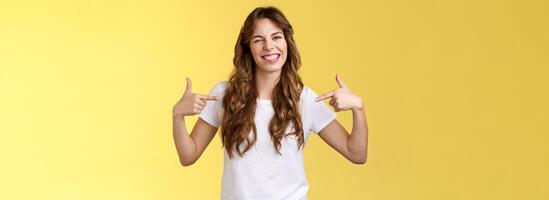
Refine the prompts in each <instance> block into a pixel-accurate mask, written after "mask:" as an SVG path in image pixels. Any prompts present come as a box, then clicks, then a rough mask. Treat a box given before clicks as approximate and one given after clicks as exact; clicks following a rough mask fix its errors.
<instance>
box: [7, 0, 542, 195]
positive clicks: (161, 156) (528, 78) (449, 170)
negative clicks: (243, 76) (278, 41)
mask: <svg viewBox="0 0 549 200" xmlns="http://www.w3.org/2000/svg"><path fill="white" fill-rule="evenodd" d="M263 5H274V6H277V7H279V8H280V9H281V10H282V11H283V12H284V13H285V14H286V15H287V17H288V18H289V20H290V22H291V23H292V24H293V26H294V27H295V32H296V34H295V37H296V41H297V45H298V48H299V50H300V51H301V53H302V58H303V68H302V70H301V75H302V77H303V79H304V81H305V84H306V85H308V86H309V87H311V88H313V89H314V90H315V91H316V92H317V93H323V92H326V91H328V90H330V89H333V88H335V87H336V86H337V84H336V82H335V79H334V75H335V73H341V75H342V77H343V80H344V81H345V82H346V83H347V85H348V86H349V87H350V88H351V89H352V90H353V91H354V92H355V93H356V94H358V95H360V96H361V97H362V98H363V99H364V101H365V103H366V108H367V118H368V124H369V130H370V143H369V145H370V146H369V159H368V163H367V164H366V165H353V164H351V163H350V162H349V161H347V160H345V159H344V158H343V157H342V156H340V155H339V154H338V153H336V152H335V151H334V150H333V149H331V148H330V147H329V146H328V145H326V144H325V143H324V142H323V141H322V140H321V139H320V138H319V137H318V136H313V137H311V138H310V140H309V142H308V144H307V148H306V151H305V159H306V160H305V167H306V170H307V175H308V178H309V182H310V191H309V198H310V199H376V200H381V199H383V200H385V199H407V200H408V199H414V200H415V199H417V200H423V199H540V200H541V199H549V170H548V169H549V162H548V161H549V160H548V157H549V148H548V147H546V146H545V145H546V143H548V142H549V140H548V139H549V137H548V136H547V135H548V134H549V116H548V115H549V114H548V113H549V104H548V102H549V95H548V92H549V89H548V86H549V81H548V78H549V76H548V75H549V73H548V72H549V70H548V67H549V59H548V55H549V50H548V46H549V30H548V27H549V26H548V23H549V15H548V13H549V12H547V11H548V10H549V6H548V3H547V1H542V0H539V1H531V0H529V1H470V0H469V1H453V2H450V1H425V0H418V1H403V0H395V1H324V2H319V1H299V2H297V1H276V2H257V1H238V2H237V1H234V2H231V1H218V2H205V3H198V1H169V0H155V1H135V0H134V1H128V0H117V1H110V0H108V1H107V0H103V1H96V0H87V1H62V0H52V1H2V2H1V3H0V67H1V70H0V95H1V96H0V134H1V135H0V160H1V164H0V199H218V198H219V193H220V189H221V188H220V187H221V175H222V167H223V163H222V162H223V160H222V149H221V144H220V139H219V137H218V136H217V137H216V138H215V139H214V140H213V142H212V143H211V144H210V146H209V147H208V149H207V150H206V152H205V153H204V154H203V155H202V157H201V158H200V160H199V161H198V162H197V163H196V164H195V165H193V166H190V167H182V166H180V165H179V162H178V159H177V154H176V151H175V147H174V144H173V138H172V132H171V131H172V130H171V125H172V121H171V108H172V106H173V104H175V102H176V101H177V100H178V99H179V97H180V96H181V95H182V93H183V91H184V87H185V77H187V76H188V77H191V78H192V80H193V86H194V91H195V92H198V93H207V92H208V91H209V90H210V88H211V87H212V86H213V85H214V84H215V83H216V82H218V81H220V80H225V79H226V78H227V77H228V75H229V73H230V71H231V69H232V57H233V48H234V43H235V41H236V36H237V33H238V31H239V29H240V26H241V25H242V23H243V21H244V19H245V17H246V16H247V14H248V13H249V12H250V11H251V10H252V9H253V8H255V7H256V6H263ZM195 120H196V117H192V118H191V119H190V120H188V129H189V130H190V128H191V127H192V125H194V122H195ZM338 120H340V121H341V122H342V123H343V124H344V125H345V126H346V127H348V128H350V127H351V124H352V123H351V122H352V121H351V115H350V113H348V112H347V113H339V115H338Z"/></svg>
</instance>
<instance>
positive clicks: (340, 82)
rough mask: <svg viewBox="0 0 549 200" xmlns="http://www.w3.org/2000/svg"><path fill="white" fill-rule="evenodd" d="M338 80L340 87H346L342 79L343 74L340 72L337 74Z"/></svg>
mask: <svg viewBox="0 0 549 200" xmlns="http://www.w3.org/2000/svg"><path fill="white" fill-rule="evenodd" d="M336 81H337V84H338V85H339V88H344V87H346V86H345V83H343V80H342V79H341V76H339V74H336Z"/></svg>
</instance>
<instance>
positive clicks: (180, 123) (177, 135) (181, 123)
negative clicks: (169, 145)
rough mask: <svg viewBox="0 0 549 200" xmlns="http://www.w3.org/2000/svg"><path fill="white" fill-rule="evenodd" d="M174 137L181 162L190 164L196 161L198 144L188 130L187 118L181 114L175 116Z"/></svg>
mask: <svg viewBox="0 0 549 200" xmlns="http://www.w3.org/2000/svg"><path fill="white" fill-rule="evenodd" d="M173 139H174V142H175V147H176V149H177V154H178V156H179V161H180V162H181V164H182V165H190V164H192V163H194V161H195V152H196V144H195V142H194V140H193V138H192V137H191V136H190V135H189V133H188V132H187V127H186V125H185V118H184V117H183V116H181V115H178V116H176V117H174V118H173Z"/></svg>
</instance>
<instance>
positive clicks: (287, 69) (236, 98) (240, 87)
mask: <svg viewBox="0 0 549 200" xmlns="http://www.w3.org/2000/svg"><path fill="white" fill-rule="evenodd" d="M264 18H267V19H270V20H271V21H272V22H273V23H275V24H276V25H278V27H279V28H281V29H282V30H283V33H284V37H285V39H286V43H287V46H288V50H287V51H288V53H287V54H288V56H287V59H286V61H285V62H284V65H283V66H282V70H281V74H280V77H279V80H278V83H277V84H276V86H275V88H274V90H273V100H272V102H273V109H274V111H275V114H274V116H273V118H272V119H271V121H270V123H269V132H270V134H271V140H272V141H273V148H274V149H275V150H276V152H277V153H278V154H279V155H281V153H280V148H281V140H282V139H283V138H284V137H286V136H287V135H295V136H296V137H297V142H298V149H299V148H302V147H303V146H304V141H305V139H304V136H303V123H302V121H301V113H300V111H299V100H300V94H301V91H302V90H303V82H302V80H301V77H300V76H299V74H298V69H299V68H300V67H301V57H300V55H299V52H298V51H297V47H296V44H295V41H294V38H293V34H294V32H293V28H292V25H291V24H290V23H289V22H288V20H287V19H286V17H285V16H284V14H282V12H281V11H280V10H278V9H277V8H275V7H258V8H256V9H254V10H253V11H252V12H251V13H250V14H249V15H248V17H247V18H246V21H244V25H243V26H242V28H241V30H240V34H239V35H238V40H237V41H236V45H235V49H234V58H233V64H234V67H235V68H234V70H233V72H232V73H231V76H230V78H229V81H228V84H227V89H226V91H225V96H224V97H223V103H222V105H223V109H224V112H225V113H224V115H223V119H222V122H221V138H222V142H223V146H224V148H225V149H226V150H227V153H228V155H229V158H232V157H233V156H234V155H233V150H235V151H236V153H238V155H240V156H243V155H244V154H245V153H246V152H247V151H248V150H250V148H251V147H252V146H253V145H254V144H255V142H256V140H257V129H256V126H255V122H254V119H255V109H256V98H257V97H258V91H257V87H256V77H255V70H256V67H257V66H256V63H255V61H254V59H253V55H252V51H251V49H250V40H251V37H252V35H253V31H254V25H255V22H256V20H258V19H264ZM287 132H288V133H287ZM250 134H252V136H253V137H250ZM241 145H242V146H241ZM242 147H243V148H242Z"/></svg>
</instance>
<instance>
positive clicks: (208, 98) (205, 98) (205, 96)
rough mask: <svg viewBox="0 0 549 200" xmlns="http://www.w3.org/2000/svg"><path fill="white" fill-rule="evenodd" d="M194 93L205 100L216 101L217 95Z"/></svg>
mask: <svg viewBox="0 0 549 200" xmlns="http://www.w3.org/2000/svg"><path fill="white" fill-rule="evenodd" d="M195 95H196V96H198V98H200V99H202V100H204V101H207V100H212V101H217V96H210V95H202V94H195Z"/></svg>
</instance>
